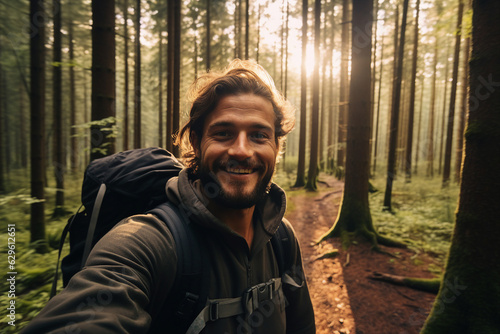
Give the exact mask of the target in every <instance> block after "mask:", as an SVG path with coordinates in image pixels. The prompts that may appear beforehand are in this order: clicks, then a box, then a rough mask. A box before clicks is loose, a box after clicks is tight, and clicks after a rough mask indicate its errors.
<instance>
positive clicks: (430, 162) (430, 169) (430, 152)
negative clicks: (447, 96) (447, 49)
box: [427, 36, 438, 177]
mask: <svg viewBox="0 0 500 334" xmlns="http://www.w3.org/2000/svg"><path fill="white" fill-rule="evenodd" d="M437 60H438V38H437V36H436V41H435V43H434V65H433V72H432V86H431V102H430V103H431V105H430V111H429V114H430V115H429V145H428V146H427V176H429V177H434V124H435V121H434V118H435V114H436V112H435V111H436V77H437V63H438V61H437Z"/></svg>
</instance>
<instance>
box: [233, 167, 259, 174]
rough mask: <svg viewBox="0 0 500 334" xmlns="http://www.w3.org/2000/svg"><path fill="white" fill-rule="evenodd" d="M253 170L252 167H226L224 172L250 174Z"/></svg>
mask: <svg viewBox="0 0 500 334" xmlns="http://www.w3.org/2000/svg"><path fill="white" fill-rule="evenodd" d="M254 171H255V169H253V168H229V167H228V168H226V172H228V173H231V174H251V173H253V172H254Z"/></svg>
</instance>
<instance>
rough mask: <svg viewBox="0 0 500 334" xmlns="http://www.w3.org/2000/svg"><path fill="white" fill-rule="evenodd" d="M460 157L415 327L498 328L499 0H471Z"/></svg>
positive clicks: (430, 332) (426, 333)
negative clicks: (455, 198) (456, 187)
mask: <svg viewBox="0 0 500 334" xmlns="http://www.w3.org/2000/svg"><path fill="white" fill-rule="evenodd" d="M472 6H473V17H472V53H471V62H470V64H469V65H470V92H471V94H470V97H469V116H468V123H467V130H466V132H465V158H464V162H463V167H462V181H461V186H460V196H459V203H458V210H457V215H456V223H455V229H454V233H453V237H452V240H451V247H450V253H449V256H448V261H447V262H446V263H447V264H446V271H445V274H444V277H443V282H442V284H441V288H440V291H439V294H438V296H437V297H436V300H435V302H434V306H433V308H432V310H431V313H430V315H429V317H428V318H427V322H426V324H425V325H424V328H423V330H422V332H421V333H423V334H434V333H496V332H498V329H499V328H500V318H499V317H498V315H499V314H500V303H498V300H499V299H500V290H499V289H498V282H499V280H500V266H498V259H499V258H500V247H498V240H500V224H499V223H498V217H499V215H500V207H499V206H498V203H500V192H499V191H498V189H499V187H500V174H499V173H498V170H499V168H500V144H499V143H500V131H499V126H498V124H500V113H499V112H498V106H499V105H500V90H499V89H498V87H499V86H500V83H499V82H498V81H499V79H498V78H499V77H500V63H499V62H498V59H499V57H500V40H499V39H498V36H499V35H500V26H499V25H498V18H499V17H500V2H498V1H494V0H489V1H484V0H483V1H478V0H474V1H473V5H472Z"/></svg>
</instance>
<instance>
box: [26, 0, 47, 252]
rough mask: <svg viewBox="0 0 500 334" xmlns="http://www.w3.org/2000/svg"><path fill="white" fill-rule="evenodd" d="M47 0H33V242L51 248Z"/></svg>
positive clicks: (38, 248)
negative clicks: (47, 222)
mask: <svg viewBox="0 0 500 334" xmlns="http://www.w3.org/2000/svg"><path fill="white" fill-rule="evenodd" d="M44 10H45V8H44V1H43V0H30V14H29V15H30V29H31V30H30V37H31V38H30V76H31V80H30V102H31V104H30V118H31V130H30V132H31V139H30V142H31V148H30V160H31V197H33V198H34V199H35V202H34V203H32V204H31V220H30V234H31V236H30V237H31V239H30V241H31V243H32V244H33V245H34V247H35V249H36V250H37V251H38V252H45V251H47V244H46V241H45V205H44V199H45V193H44V185H45V184H44V178H45V13H44Z"/></svg>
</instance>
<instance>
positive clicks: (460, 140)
mask: <svg viewBox="0 0 500 334" xmlns="http://www.w3.org/2000/svg"><path fill="white" fill-rule="evenodd" d="M469 1H470V0H469ZM468 10H470V3H469V4H467V11H468ZM464 28H465V27H464ZM467 28H469V27H467ZM465 30H466V29H464V32H465ZM467 30H468V29H467ZM464 35H466V38H465V48H464V57H463V60H462V62H463V63H462V64H463V65H462V69H463V73H462V92H461V98H460V100H461V106H460V111H459V122H458V134H459V135H458V136H457V149H456V154H457V156H456V160H455V181H456V182H457V183H460V170H461V169H462V159H463V147H464V137H463V133H464V131H465V117H466V115H467V111H468V108H467V98H468V96H469V95H468V94H469V90H468V86H469V53H470V33H469V31H467V32H466V33H465V34H464Z"/></svg>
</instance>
